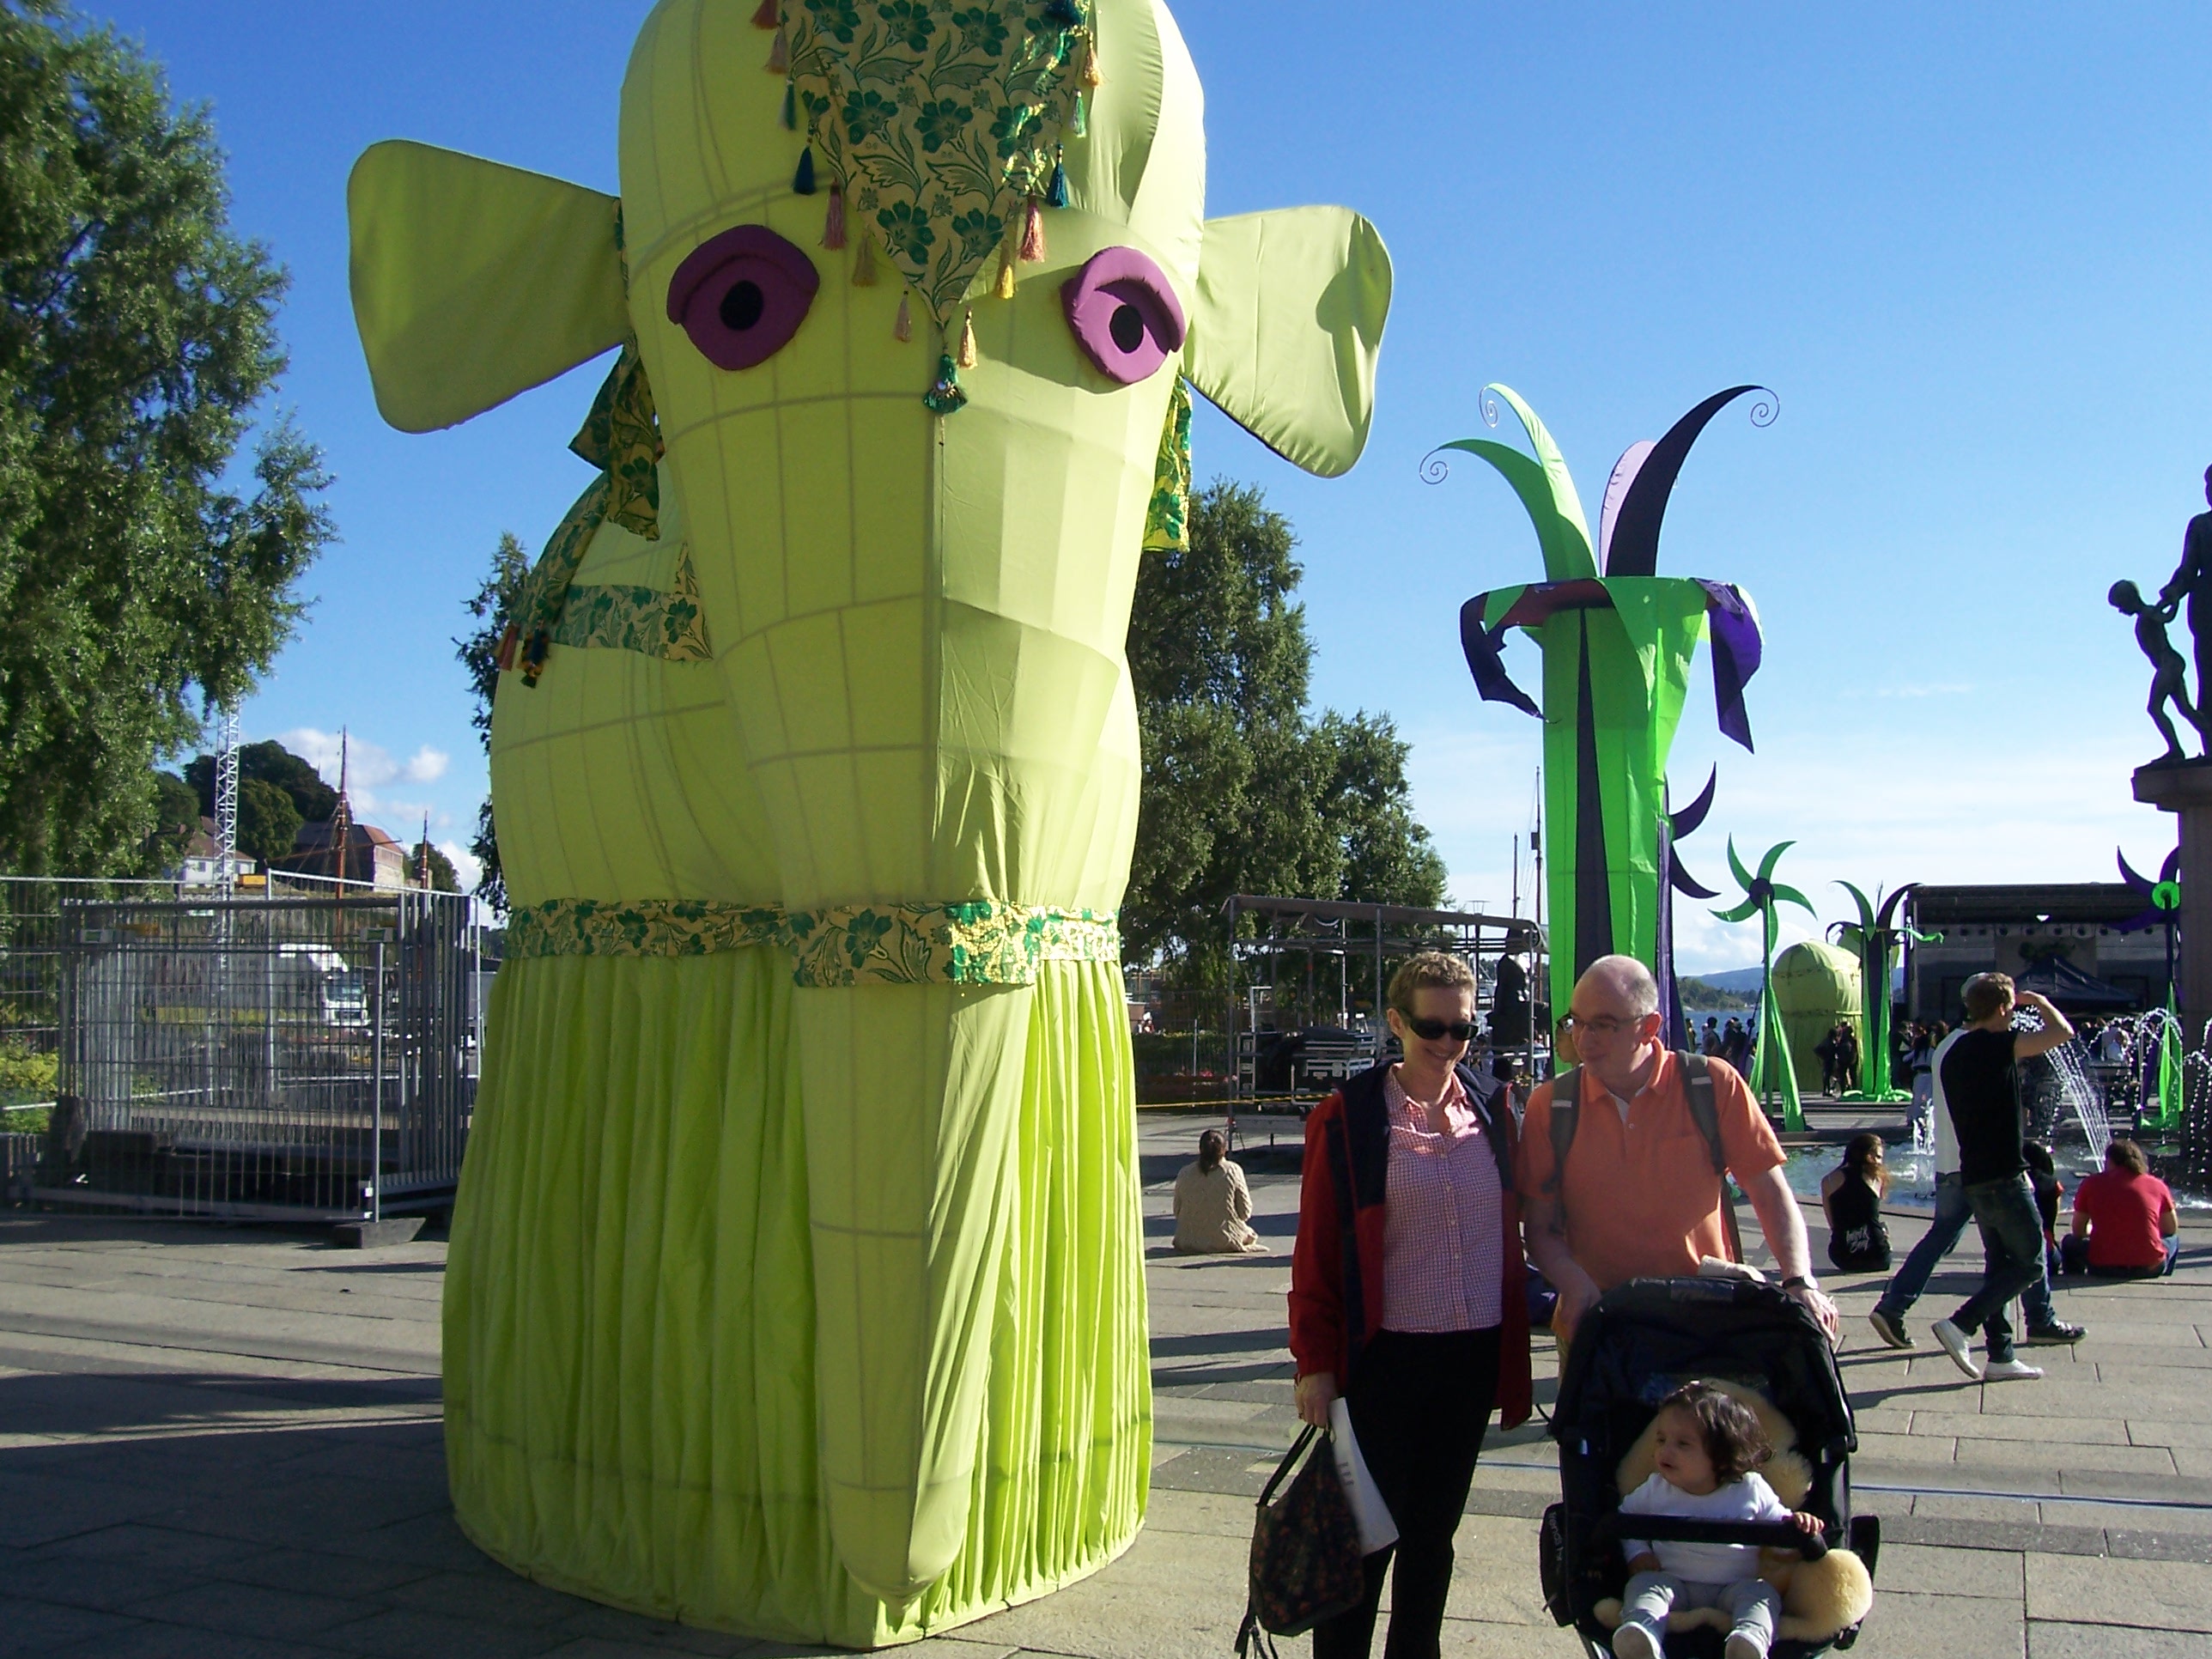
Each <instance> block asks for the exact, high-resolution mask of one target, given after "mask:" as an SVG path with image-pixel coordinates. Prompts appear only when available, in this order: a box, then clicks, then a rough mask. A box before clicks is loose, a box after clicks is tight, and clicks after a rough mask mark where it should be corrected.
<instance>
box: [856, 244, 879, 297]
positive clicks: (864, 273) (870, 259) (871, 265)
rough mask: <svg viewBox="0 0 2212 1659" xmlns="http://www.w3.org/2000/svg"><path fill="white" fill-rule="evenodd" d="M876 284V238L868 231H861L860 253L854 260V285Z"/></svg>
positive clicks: (871, 285) (863, 286) (864, 286)
mask: <svg viewBox="0 0 2212 1659" xmlns="http://www.w3.org/2000/svg"><path fill="white" fill-rule="evenodd" d="M875 285H876V239H875V236H874V235H873V234H872V233H871V232H868V231H866V230H863V231H862V232H861V233H860V257H859V258H856V259H854V261H853V286H854V288H873V287H874V286H875Z"/></svg>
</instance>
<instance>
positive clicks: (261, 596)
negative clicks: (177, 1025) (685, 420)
mask: <svg viewBox="0 0 2212 1659" xmlns="http://www.w3.org/2000/svg"><path fill="white" fill-rule="evenodd" d="M227 216H228V190H227V188H226V186H225V185H224V181H223V172H222V156H221V154H220V152H219V151H218V150H217V149H216V143H215V136H214V132H213V130H212V128H211V126H210V123H209V119H208V117H207V113H206V112H205V111H204V109H200V108H197V107H185V108H181V109H180V108H179V107H177V106H174V105H173V103H172V101H171V100H170V98H169V95H168V93H167V88H165V86H164V84H163V82H162V80H161V75H160V72H159V71H158V70H157V69H156V68H155V66H154V65H152V64H149V63H148V62H147V61H146V60H145V59H144V58H143V57H142V56H141V55H140V54H139V52H138V51H137V48H135V47H134V46H131V45H130V44H129V43H128V42H126V41H124V40H120V39H118V37H117V36H116V34H115V33H113V32H112V30H109V29H106V28H94V27H88V26H87V25H85V24H83V23H82V21H79V20H78V19H77V18H76V17H75V16H74V15H72V14H71V13H70V12H69V11H68V9H66V8H65V7H64V5H63V4H61V3H59V0H0V866H5V867H9V868H13V869H16V870H21V871H27V872H60V871H77V872H111V871H122V870H127V869H130V868H132V867H137V866H143V864H145V863H146V862H148V861H149V859H150V858H152V857H153V856H154V854H153V852H152V843H151V842H149V840H148V832H149V830H151V829H153V828H154V827H155V822H156V801H157V793H156V786H155V782H154V775H153V771H152V763H153V761H154V760H155V758H156V757H159V756H161V755H164V754H168V753H173V752H174V751H175V750H178V749H179V748H181V747H183V746H184V745H185V744H187V743H189V742H190V741H191V739H192V738H194V737H196V736H197V733H198V732H199V729H200V725H201V719H200V716H201V715H202V714H204V712H205V711H206V709H207V708H210V707H211V706H213V705H216V704H221V703H223V702H228V701H230V700H233V699H234V698H236V697H238V696H240V695H241V694H243V693H244V692H245V691H246V690H247V689H248V687H249V686H250V685H251V684H252V680H253V678H254V676H256V675H257V674H258V673H260V672H262V671H265V670H266V669H267V667H268V665H269V664H270V660H271V659H273V658H274V657H275V655H276V652H277V650H278V648H279V647H281V646H282V645H283V642H284V641H285V640H286V638H287V637H288V636H289V635H290V633H291V632H292V629H293V628H294V626H295V623H296V622H297V620H298V617H299V615H300V611H301V606H300V605H299V603H298V602H297V601H296V600H295V599H293V598H292V597H291V595H292V590H293V585H294V583H295V581H296V580H297V579H298V578H299V576H300V574H301V572H302V571H303V570H305V569H306V568H307V565H308V563H309V562H311V561H313V558H314V557H315V556H316V554H317V553H318V552H319V550H321V548H322V547H323V546H324V544H325V543H327V542H328V541H329V540H330V539H331V534H332V531H331V523H330V519H329V515H328V513H327V511H326V510H325V507H323V506H322V505H321V502H320V495H321V493H322V491H323V489H325V485H326V483H327V482H328V481H327V479H326V477H325V475H324V472H323V471H322V467H321V463H320V459H319V456H318V454H317V453H316V451H315V450H314V448H313V447H312V446H311V445H309V444H308V443H307V442H306V441H304V440H303V439H302V438H301V436H300V435H298V433H297V432H296V431H295V430H294V429H293V428H292V427H291V426H290V425H289V423H288V422H283V421H281V420H280V421H278V422H276V423H275V424H274V425H273V426H271V427H270V428H267V429H266V430H265V431H264V435H263V437H262V440H261V441H260V444H259V447H258V452H257V453H256V455H255V459H254V461H253V465H252V473H253V477H254V485H253V488H252V491H251V493H250V494H243V495H241V494H240V493H238V492H236V491H235V490H234V489H231V488H229V487H228V479H229V478H230V477H232V476H233V464H234V457H235V456H236V454H237V452H238V450H239V447H240V444H241V442H242V441H244V440H245V438H246V434H247V429H248V427H249V425H250V424H251V423H252V418H253V410H254V409H255V407H256V406H257V405H258V404H259V403H260V402H261V400H262V399H263V398H264V397H266V396H267V394H268V393H269V392H270V390H271V389H272V388H273V387H274V386H275V385H276V378H277V375H278V374H279V373H280V372H281V371H282V369H283V367H284V361H285V360H284V353H283V348H282V347H281V345H280V344H279V343H278V340H277V337H276V308H277V302H278V301H279V299H280V297H281V295H283V289H284V280H285V279H284V276H283V272H282V271H281V270H279V269H278V268H277V267H276V264H274V263H273V262H272V261H271V259H270V255H269V253H268V251H267V250H266V249H264V248H263V247H261V246H258V245H255V244H252V243H248V242H245V241H241V240H239V239H238V238H237V237H236V236H234V234H232V233H231V231H230V229H229V228H228V222H227ZM194 692H197V697H195V696H193V695H192V694H193V693H194ZM195 702H197V704H198V708H197V709H196V708H194V706H193V705H194V703H195Z"/></svg>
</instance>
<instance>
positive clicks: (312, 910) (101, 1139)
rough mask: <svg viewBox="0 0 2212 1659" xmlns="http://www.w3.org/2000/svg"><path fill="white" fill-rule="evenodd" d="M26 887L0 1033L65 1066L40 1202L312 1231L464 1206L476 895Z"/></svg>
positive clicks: (15, 912) (2, 980)
mask: <svg viewBox="0 0 2212 1659" xmlns="http://www.w3.org/2000/svg"><path fill="white" fill-rule="evenodd" d="M40 885H41V886H44V885H46V884H40ZM14 897H15V902H14V904H13V906H12V908H11V911H10V917H9V919H10V920H11V921H13V923H14V924H15V925H14V927H13V929H12V932H11V933H10V934H9V937H8V938H7V939H4V940H0V1021H4V1022H5V1030H4V1032H0V1036H4V1037H5V1038H6V1039H7V1040H9V1041H10V1042H14V1043H15V1045H16V1046H17V1047H19V1048H27V1047H28V1045H29V1044H30V1043H31V1042H34V1041H37V1040H40V1039H41V1038H44V1037H46V1036H51V1039H52V1052H53V1054H54V1055H55V1061H56V1073H57V1074H56V1077H55V1094H54V1099H55V1102H56V1104H55V1106H54V1108H53V1115H52V1127H51V1128H50V1130H49V1132H48V1133H47V1136H46V1150H45V1154H44V1156H43V1157H42V1158H41V1159H40V1164H39V1167H38V1171H37V1174H36V1176H35V1177H34V1179H33V1184H32V1186H31V1189H30V1190H31V1194H32V1196H33V1197H35V1198H39V1199H42V1200H57V1201H65V1202H70V1203H77V1204H91V1205H98V1206H108V1207H118V1208H125V1209H131V1210H137V1211H142V1212H155V1213H162V1214H177V1215H193V1214H197V1215H230V1216H262V1217H269V1218H295V1219H342V1218H354V1217H370V1218H373V1217H375V1216H377V1215H380V1214H381V1213H382V1212H384V1211H385V1210H386V1209H410V1210H421V1209H427V1208H431V1207H435V1206H439V1205H441V1204H443V1203H445V1202H447V1201H449V1200H450V1195H451V1194H452V1192H453V1187H454V1183H455V1182H456V1181H457V1180H458V1178H459V1173H460V1163H461V1154H462V1149H463V1147H464V1146H465V1142H466V1139H467V1134H468V1123H469V1115H470V1113H471V1109H472V1107H473V1104H474V1099H475V1089H476V1056H477V1051H478V1045H477V1026H478V1020H477V1006H476V1004H477V986H478V984H479V969H480V967H481V965H482V964H481V963H480V959H479V957H480V952H479V948H478V938H479V935H478V930H477V927H476V926H475V925H474V921H473V918H472V914H471V912H472V907H471V902H470V901H469V900H468V899H467V898H465V896H460V895H458V894H450V893H434V892H427V891H422V890H398V891H394V890H377V889H371V888H366V887H348V888H345V889H343V890H339V889H335V888H333V887H332V886H331V884H322V885H321V887H320V889H319V890H314V889H310V890H308V891H307V892H304V893H303V892H301V891H299V890H296V889H295V890H294V891H292V892H289V893H284V892H281V891H270V890H266V889H264V890H262V892H261V894H260V896H223V895H222V894H221V893H220V892H218V891H214V890H190V889H187V890H181V891H180V890H178V889H176V888H173V887H172V888H168V889H167V890H161V891H160V892H159V895H158V896H156V895H155V893H154V892H149V891H148V890H137V891H136V892H127V893H125V894H124V895H122V896H118V894H117V893H116V892H115V891H114V890H101V889H97V888H93V889H88V888H85V887H61V888H57V889H54V890H53V894H52V901H51V903H52V908H51V910H50V911H47V912H46V913H45V914H44V915H40V914H38V906H37V905H36V904H35V902H26V901H27V897H28V895H27V892H24V891H18V892H17V893H15V896H14ZM25 1034H29V1035H25Z"/></svg>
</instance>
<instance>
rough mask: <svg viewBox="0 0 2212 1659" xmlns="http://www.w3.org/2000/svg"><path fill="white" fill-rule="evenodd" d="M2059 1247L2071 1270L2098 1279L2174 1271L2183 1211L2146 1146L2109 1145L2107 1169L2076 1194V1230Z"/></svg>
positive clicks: (2154, 1275) (2154, 1276)
mask: <svg viewBox="0 0 2212 1659" xmlns="http://www.w3.org/2000/svg"><path fill="white" fill-rule="evenodd" d="M2058 1249H2059V1253H2060V1255H2062V1256H2063V1259H2064V1261H2065V1264H2066V1271H2067V1272H2068V1273H2087V1274H2089V1275H2090V1276H2091V1277H2092V1278H2093V1279H2157V1278H2160V1277H2162V1276H2163V1275H2165V1274H2166V1273H2172V1271H2173V1263H2174V1259H2175V1258H2176V1257H2177V1256H2179V1255H2180V1254H2181V1215H2180V1212H2179V1211H2178V1210H2176V1209H2175V1208H2174V1206H2173V1192H2172V1188H2169V1187H2168V1186H2167V1185H2166V1183H2165V1182H2163V1181H2160V1179H2159V1178H2158V1177H2157V1176H2154V1175H2153V1174H2151V1172H2150V1160H2149V1159H2148V1158H2145V1157H2144V1156H2143V1149H2142V1147H2141V1146H2137V1145H2136V1143H2135V1142H2134V1141H2132V1140H2124V1139H2123V1140H2116V1141H2114V1142H2113V1143H2112V1145H2111V1146H2107V1147H2106V1148H2105V1167H2104V1168H2103V1169H2102V1170H2099V1171H2098V1172H2097V1173H2096V1174H2095V1175H2093V1176H2088V1177H2087V1179H2086V1180H2084V1181H2083V1182H2081V1187H2080V1188H2078V1189H2077V1190H2076V1191H2075V1194H2074V1230H2073V1231H2072V1232H2071V1233H2069V1235H2068V1236H2067V1237H2065V1238H2064V1239H2063V1240H2062V1241H2060V1243H2059V1246H2058Z"/></svg>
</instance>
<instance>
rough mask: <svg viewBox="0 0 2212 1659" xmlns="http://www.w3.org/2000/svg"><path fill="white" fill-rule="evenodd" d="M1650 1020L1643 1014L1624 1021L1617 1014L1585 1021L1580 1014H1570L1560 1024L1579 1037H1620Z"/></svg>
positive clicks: (1604, 1015)
mask: <svg viewBox="0 0 2212 1659" xmlns="http://www.w3.org/2000/svg"><path fill="white" fill-rule="evenodd" d="M1648 1018H1650V1015H1648V1014H1643V1015H1638V1017H1637V1018H1634V1019H1622V1018H1620V1017H1619V1016H1618V1015H1616V1014H1599V1015H1597V1016H1595V1018H1589V1019H1584V1018H1583V1017H1582V1016H1581V1015H1580V1014H1569V1015H1568V1016H1567V1017H1566V1018H1565V1019H1563V1020H1561V1021H1560V1022H1559V1024H1561V1025H1562V1026H1564V1027H1565V1029H1566V1030H1570V1031H1572V1032H1575V1033H1576V1034H1577V1035H1578V1036H1579V1035H1582V1034H1584V1033H1587V1034H1588V1035H1589V1036H1620V1034H1621V1033H1622V1032H1623V1031H1626V1030H1629V1029H1630V1028H1631V1027H1632V1026H1634V1025H1637V1024H1640V1023H1641V1022H1642V1021H1643V1020H1644V1019H1648Z"/></svg>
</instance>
